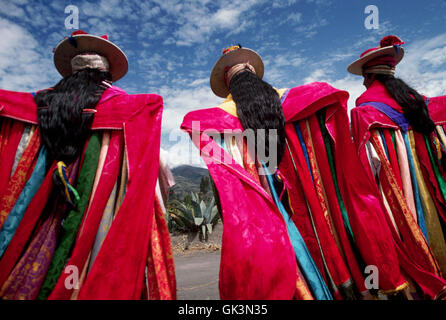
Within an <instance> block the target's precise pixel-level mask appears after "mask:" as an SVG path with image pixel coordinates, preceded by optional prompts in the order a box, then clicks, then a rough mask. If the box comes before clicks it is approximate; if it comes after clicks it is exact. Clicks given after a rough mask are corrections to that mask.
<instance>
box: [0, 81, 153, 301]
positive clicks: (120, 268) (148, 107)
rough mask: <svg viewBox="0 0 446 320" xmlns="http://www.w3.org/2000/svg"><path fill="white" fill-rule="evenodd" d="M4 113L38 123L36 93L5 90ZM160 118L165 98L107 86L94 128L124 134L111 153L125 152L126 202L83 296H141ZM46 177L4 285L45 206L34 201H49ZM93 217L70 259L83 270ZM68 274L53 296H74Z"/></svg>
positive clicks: (11, 250)
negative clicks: (66, 280) (67, 280)
mask: <svg viewBox="0 0 446 320" xmlns="http://www.w3.org/2000/svg"><path fill="white" fill-rule="evenodd" d="M0 116H1V117H5V118H10V119H15V120H18V121H20V122H25V123H29V124H37V112H36V105H35V103H34V99H33V96H32V95H31V94H30V93H21V92H13V91H5V90H0ZM161 117H162V98H161V97H160V96H158V95H155V94H140V95H128V94H126V93H125V92H124V91H122V90H121V89H119V88H116V87H112V88H109V89H107V90H106V91H105V92H104V93H103V95H102V98H101V101H100V102H99V104H98V105H97V107H96V113H95V116H94V121H93V125H92V129H93V130H111V131H112V132H113V136H120V137H117V139H119V140H121V141H122V142H123V143H117V144H115V145H114V146H117V147H118V148H117V149H116V148H115V149H116V150H114V149H112V148H110V152H109V154H110V153H112V152H116V155H118V154H120V153H122V152H125V153H126V156H127V170H128V183H127V189H126V193H125V197H124V200H123V202H122V205H121V207H120V209H119V211H118V213H117V214H116V217H115V219H114V221H113V223H112V225H111V227H110V230H109V232H108V233H107V236H106V238H105V240H104V242H103V245H102V247H101V249H100V251H99V253H98V255H97V257H96V260H95V262H94V264H93V265H92V268H91V270H90V271H89V273H88V277H87V278H86V280H85V282H84V283H83V286H82V287H81V290H80V293H79V299H140V298H141V294H142V291H143V285H144V271H145V266H146V265H147V258H148V252H149V238H150V232H151V230H152V220H153V212H154V203H155V198H154V197H155V192H154V191H155V186H156V180H157V176H158V166H159V160H158V159H159V150H160V132H161ZM119 149H121V150H119ZM107 170H109V169H108V168H104V169H103V173H104V175H103V177H101V180H100V181H99V187H98V190H99V188H100V186H101V185H102V184H103V183H106V182H107V172H108V171H107ZM142 173H143V174H142ZM48 176H50V175H48ZM47 180H48V179H45V182H44V183H43V184H42V186H41V189H40V190H39V191H38V192H37V193H36V196H35V197H34V198H33V202H31V205H30V207H29V208H28V210H27V212H26V213H25V216H24V217H23V220H22V222H21V223H20V225H19V227H18V229H17V231H16V233H15V235H14V237H13V238H12V240H11V243H10V245H9V247H8V248H7V249H6V251H5V254H4V255H3V257H2V259H1V262H0V269H1V270H2V275H1V278H2V279H1V283H3V282H4V280H5V277H7V276H8V274H9V272H10V270H11V269H12V268H13V266H14V264H15V262H16V261H17V259H18V258H19V256H20V252H22V250H23V248H24V246H25V244H26V242H27V240H28V239H29V237H30V236H31V232H32V228H33V227H34V224H35V223H36V222H37V220H38V218H39V215H40V212H41V210H42V209H43V207H42V205H40V207H42V208H37V207H34V208H32V204H33V203H36V204H42V203H43V204H44V203H45V202H46V201H47V200H48V195H49V191H50V189H51V183H50V182H49V184H48V183H47ZM113 183H114V181H113ZM44 188H46V189H44ZM104 197H105V198H104ZM107 197H108V195H106V194H104V192H96V193H95V196H94V198H93V199H90V200H91V202H90V203H91V207H94V208H96V207H99V206H101V204H105V202H106V201H107ZM97 209H98V210H95V212H99V213H101V208H97ZM102 210H103V209H102ZM90 218H91V219H90ZM89 219H90V220H91V221H90V220H86V222H85V229H84V230H85V232H84V233H83V234H82V236H81V239H79V241H78V242H77V243H76V244H75V247H74V250H73V253H72V256H71V258H70V261H69V263H68V264H70V265H75V266H77V267H78V269H79V270H82V269H83V266H84V264H85V263H86V259H87V257H88V254H89V252H90V250H91V248H92V245H93V241H94V237H95V234H96V230H97V224H98V220H97V217H96V218H94V217H89ZM93 220H96V221H93ZM89 221H90V222H91V223H90V222H89ZM95 228H96V229H95ZM69 274H70V273H64V272H62V275H61V277H60V278H59V281H58V284H57V285H56V288H55V290H54V291H53V293H52V295H51V297H50V298H52V299H69V298H70V296H71V295H72V293H73V289H67V288H66V287H65V286H64V280H65V278H66V277H67V276H68V275H69Z"/></svg>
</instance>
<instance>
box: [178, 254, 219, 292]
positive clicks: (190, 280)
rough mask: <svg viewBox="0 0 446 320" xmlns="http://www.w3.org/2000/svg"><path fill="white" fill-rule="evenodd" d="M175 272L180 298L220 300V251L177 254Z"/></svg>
mask: <svg viewBox="0 0 446 320" xmlns="http://www.w3.org/2000/svg"><path fill="white" fill-rule="evenodd" d="M174 259H175V272H176V278H177V298H178V300H219V299H220V296H219V293H218V273H219V269H220V251H212V252H203V251H198V252H197V253H193V254H186V255H177V256H175V257H174Z"/></svg>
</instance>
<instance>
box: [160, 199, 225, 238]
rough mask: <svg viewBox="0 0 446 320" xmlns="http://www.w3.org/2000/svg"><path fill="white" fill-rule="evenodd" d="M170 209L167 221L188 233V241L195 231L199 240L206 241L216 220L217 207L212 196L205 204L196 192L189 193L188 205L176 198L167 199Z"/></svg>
mask: <svg viewBox="0 0 446 320" xmlns="http://www.w3.org/2000/svg"><path fill="white" fill-rule="evenodd" d="M169 206H170V208H171V210H169V211H168V213H169V216H170V218H169V223H170V224H171V225H174V226H175V228H176V229H178V230H180V231H185V232H188V233H189V241H192V240H193V239H194V238H195V236H196V235H197V233H198V234H199V236H200V240H201V241H207V240H208V236H209V234H211V233H212V229H213V227H214V226H215V224H216V223H217V222H218V218H219V216H218V209H217V206H216V205H215V200H214V198H212V199H211V201H210V203H209V204H207V205H206V204H205V202H204V201H203V200H201V201H200V198H199V197H198V195H197V194H196V193H193V192H192V193H191V200H190V201H188V205H186V204H185V203H183V202H180V201H178V200H171V201H169Z"/></svg>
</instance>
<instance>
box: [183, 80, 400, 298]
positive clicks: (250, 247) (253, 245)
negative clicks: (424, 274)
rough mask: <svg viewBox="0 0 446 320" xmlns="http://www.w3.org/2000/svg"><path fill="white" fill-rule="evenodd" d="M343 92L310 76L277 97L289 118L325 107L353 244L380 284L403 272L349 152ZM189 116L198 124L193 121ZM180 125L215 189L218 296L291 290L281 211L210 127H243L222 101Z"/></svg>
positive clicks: (292, 274) (277, 294)
mask: <svg viewBox="0 0 446 320" xmlns="http://www.w3.org/2000/svg"><path fill="white" fill-rule="evenodd" d="M347 98H348V93H347V92H345V91H340V90H337V89H335V88H333V87H331V86H329V85H328V84H326V83H311V84H308V85H304V86H300V87H296V88H293V89H291V90H290V91H289V93H288V95H287V96H286V98H285V100H284V101H283V103H282V105H283V112H284V115H285V118H286V122H287V123H290V122H294V121H297V120H300V119H303V118H306V117H309V116H310V115H312V114H314V113H315V112H316V111H317V110H319V109H321V108H325V107H328V109H327V113H326V127H327V129H328V130H329V132H330V135H331V137H332V139H333V141H334V143H335V151H334V152H335V162H336V163H338V164H342V165H338V166H337V169H336V170H337V174H338V179H339V184H340V189H341V193H342V196H343V198H344V200H345V202H346V205H347V211H348V212H349V218H350V223H351V225H352V228H353V231H354V233H355V240H356V241H357V246H358V247H359V249H360V251H361V254H362V256H363V259H364V260H365V261H366V262H367V264H373V265H376V266H378V267H379V268H380V279H381V277H382V278H383V282H384V283H385V285H384V286H385V287H387V288H392V289H393V288H396V287H397V286H398V285H400V284H401V283H402V282H404V280H403V279H402V278H401V275H400V273H399V265H398V261H397V258H396V253H395V249H394V248H393V245H392V243H391V242H389V241H387V240H388V239H389V238H390V237H391V234H390V231H389V230H388V228H387V227H386V224H385V220H384V216H383V211H382V208H381V206H380V203H379V201H378V200H377V197H378V195H377V194H376V192H375V190H374V188H373V185H372V184H371V183H370V182H369V181H368V180H367V179H366V177H365V171H364V169H363V168H362V166H361V164H360V162H359V159H358V158H357V157H356V156H355V152H354V145H353V142H352V140H351V138H350V132H349V127H348V117H347V113H346V101H347ZM194 122H195V123H196V124H195V125H197V124H198V123H199V128H198V127H197V128H194ZM181 128H182V129H183V130H185V131H186V132H188V133H189V134H190V135H191V137H192V140H193V142H194V143H195V145H196V146H197V147H198V148H199V149H200V150H201V156H202V158H203V159H204V161H205V163H206V164H207V166H208V168H209V171H210V174H211V176H212V178H213V180H214V182H215V184H216V187H217V190H218V193H219V196H220V201H221V206H222V211H223V212H222V214H223V221H224V229H223V245H222V257H221V265H220V284H219V286H220V296H221V298H222V299H291V298H292V297H293V293H294V292H295V291H296V279H297V278H296V262H295V256H294V253H293V250H292V247H291V243H290V240H289V237H288V235H287V230H286V226H285V222H284V221H283V218H282V217H281V215H280V213H279V211H278V210H277V207H276V206H275V204H274V203H273V200H272V199H271V197H270V196H269V195H268V194H267V193H266V192H265V190H264V189H263V188H262V187H261V186H260V185H259V184H258V183H256V182H255V181H253V179H252V178H251V176H250V175H249V173H248V172H247V171H246V170H245V169H243V168H242V167H241V166H240V165H238V164H237V163H235V162H234V161H232V162H230V163H222V161H221V159H222V157H221V155H224V156H225V157H226V158H223V159H231V157H230V156H229V155H228V154H226V152H225V151H224V150H222V149H221V148H220V147H219V146H218V145H217V144H216V143H215V142H214V141H213V140H212V139H211V138H210V137H209V135H208V133H211V132H219V133H223V132H224V130H225V129H239V130H242V126H241V124H240V121H239V120H238V118H236V117H234V116H232V115H231V114H229V113H227V112H225V111H224V110H222V109H220V108H210V109H202V110H197V111H193V112H190V113H188V114H187V115H186V116H185V118H184V120H183V123H182V125H181ZM204 131H207V132H206V133H204ZM282 173H283V174H284V175H285V176H286V175H287V173H286V172H282ZM381 272H382V273H381ZM381 275H382V276H381Z"/></svg>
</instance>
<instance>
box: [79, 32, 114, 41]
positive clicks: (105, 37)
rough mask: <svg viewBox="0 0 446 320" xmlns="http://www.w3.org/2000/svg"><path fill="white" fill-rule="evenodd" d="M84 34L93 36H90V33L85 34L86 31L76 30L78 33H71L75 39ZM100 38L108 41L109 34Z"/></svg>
mask: <svg viewBox="0 0 446 320" xmlns="http://www.w3.org/2000/svg"><path fill="white" fill-rule="evenodd" d="M83 34H85V35H91V34H89V33H88V32H85V31H84V30H76V31H73V32H72V33H71V36H72V37H73V36H79V35H83ZM98 37H99V38H102V39H104V40H108V35H107V34H104V35H102V36H98Z"/></svg>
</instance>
